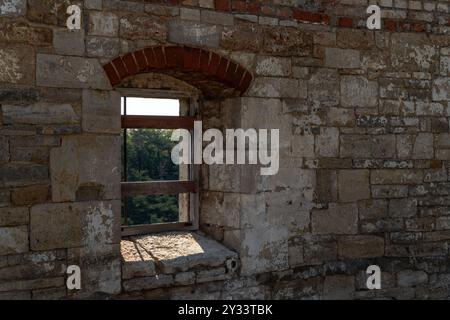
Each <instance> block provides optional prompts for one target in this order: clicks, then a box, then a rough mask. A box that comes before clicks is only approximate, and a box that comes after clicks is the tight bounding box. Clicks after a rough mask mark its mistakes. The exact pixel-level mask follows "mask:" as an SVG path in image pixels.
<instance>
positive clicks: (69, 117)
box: [2, 102, 79, 125]
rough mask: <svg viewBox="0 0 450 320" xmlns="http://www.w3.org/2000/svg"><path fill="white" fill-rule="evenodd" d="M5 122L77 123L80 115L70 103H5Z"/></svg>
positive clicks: (37, 123)
mask: <svg viewBox="0 0 450 320" xmlns="http://www.w3.org/2000/svg"><path fill="white" fill-rule="evenodd" d="M2 111H3V123H5V124H36V125H46V124H76V123H78V121H79V116H78V115H77V114H76V113H75V111H74V109H73V107H72V106H71V105H70V104H67V103H62V104H53V103H52V104H50V103H46V102H38V103H36V104H32V105H28V106H14V105H3V106H2Z"/></svg>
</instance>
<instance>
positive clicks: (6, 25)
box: [0, 20, 53, 47]
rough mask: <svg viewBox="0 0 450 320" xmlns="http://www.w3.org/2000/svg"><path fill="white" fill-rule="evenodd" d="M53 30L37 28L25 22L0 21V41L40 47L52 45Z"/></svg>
mask: <svg viewBox="0 0 450 320" xmlns="http://www.w3.org/2000/svg"><path fill="white" fill-rule="evenodd" d="M52 36H53V34H52V30H51V29H49V28H43V27H37V26H33V25H30V24H28V23H26V22H23V21H10V20H6V21H0V40H1V41H3V42H11V43H14V42H15V43H26V44H30V45H36V46H40V47H48V46H51V45H52Z"/></svg>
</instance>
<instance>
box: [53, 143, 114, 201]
mask: <svg viewBox="0 0 450 320" xmlns="http://www.w3.org/2000/svg"><path fill="white" fill-rule="evenodd" d="M119 155H120V139H119V137H114V136H87V135H86V136H78V137H75V136H74V137H67V138H63V142H62V146H61V147H60V148H54V149H52V150H51V152H50V168H51V169H50V176H51V181H52V199H53V201H57V202H60V201H75V200H76V199H77V191H78V190H80V189H83V188H91V189H94V188H95V189H96V190H98V192H96V195H95V196H94V197H96V198H97V199H90V200H99V199H119V198H120V156H119Z"/></svg>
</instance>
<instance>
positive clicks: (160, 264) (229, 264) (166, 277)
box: [121, 232, 238, 292]
mask: <svg viewBox="0 0 450 320" xmlns="http://www.w3.org/2000/svg"><path fill="white" fill-rule="evenodd" d="M121 254H122V287H123V290H124V292H132V291H142V290H152V289H156V288H161V287H169V286H186V285H191V284H194V283H204V282H210V281H220V280H227V279H230V278H232V277H233V275H234V273H235V271H236V269H237V267H238V256H237V254H236V253H235V252H233V251H231V250H229V249H227V248H226V247H224V246H223V245H222V244H220V243H218V242H216V241H214V240H212V239H210V238H207V237H205V236H203V235H201V234H199V233H196V232H165V233H158V234H151V235H144V236H133V237H127V238H124V239H123V240H122V242H121Z"/></svg>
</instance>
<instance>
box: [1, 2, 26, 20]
mask: <svg viewBox="0 0 450 320" xmlns="http://www.w3.org/2000/svg"><path fill="white" fill-rule="evenodd" d="M26 10H27V1H26V0H0V17H19V16H23V15H25V12H26Z"/></svg>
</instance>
